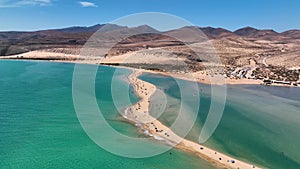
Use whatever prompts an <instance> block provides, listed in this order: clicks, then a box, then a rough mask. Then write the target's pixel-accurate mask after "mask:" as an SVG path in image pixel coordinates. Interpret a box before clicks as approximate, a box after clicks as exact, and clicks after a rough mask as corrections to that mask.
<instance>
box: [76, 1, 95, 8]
mask: <svg viewBox="0 0 300 169" xmlns="http://www.w3.org/2000/svg"><path fill="white" fill-rule="evenodd" d="M79 3H80V5H81V6H82V7H98V6H97V5H96V4H95V3H93V2H86V1H81V2H79Z"/></svg>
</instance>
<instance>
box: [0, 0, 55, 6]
mask: <svg viewBox="0 0 300 169" xmlns="http://www.w3.org/2000/svg"><path fill="white" fill-rule="evenodd" d="M51 3H52V0H0V8H12V7H22V6H35V5H38V6H45V5H51Z"/></svg>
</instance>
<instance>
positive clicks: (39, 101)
mask: <svg viewBox="0 0 300 169" xmlns="http://www.w3.org/2000/svg"><path fill="white" fill-rule="evenodd" d="M73 69H74V64H69V63H54V62H52V63H51V62H29V61H0V89H1V90H0V168H1V169H2V168H3V169H4V168H22V169H23V168H25V169H26V168H30V169H32V168H99V169H136V168H147V169H166V168H174V169H176V168H178V169H189V168H193V169H194V168H201V169H214V168H216V167H214V166H212V165H211V164H209V163H208V162H206V161H204V160H202V159H200V158H198V157H196V156H194V155H191V154H189V153H186V152H183V151H181V150H178V149H172V150H170V151H167V152H165V153H163V154H160V155H157V156H153V157H149V158H142V159H139V158H137V159H132V158H126V157H121V156H118V155H114V154H112V153H110V152H108V151H106V150H104V149H103V148H101V147H99V146H97V145H96V144H95V143H94V142H93V141H92V140H91V139H90V138H89V137H88V135H87V134H86V133H85V132H84V130H83V129H82V127H81V125H80V123H79V121H78V119H77V116H76V112H75V110H74V105H73V99H72V76H73ZM114 71H115V68H112V67H104V66H100V67H99V68H98V73H97V77H96V82H95V86H96V91H95V93H96V97H97V102H98V104H99V105H100V106H99V107H100V109H101V111H102V113H103V115H104V117H105V119H106V120H107V121H108V123H109V124H110V126H111V127H113V128H114V129H115V130H117V131H118V132H120V133H122V134H124V135H127V136H129V137H137V138H139V137H144V136H143V135H142V134H141V133H140V132H139V131H138V129H137V127H136V126H134V125H132V124H129V123H127V122H126V121H124V119H123V118H122V117H121V116H120V114H119V113H118V111H117V108H116V107H115V105H114V103H113V98H112V95H111V91H110V89H111V79H112V76H113V73H114ZM128 74H130V71H129V70H127V69H123V70H122V71H121V73H120V74H119V75H118V76H117V78H116V81H115V83H116V87H117V90H122V89H123V87H125V86H126V83H128V82H127V81H126V80H124V79H126V76H127V75H128ZM128 93H129V96H130V99H131V101H132V102H136V101H137V100H138V98H137V96H135V95H134V92H132V91H128ZM118 103H119V104H118V105H119V106H120V107H121V108H124V107H127V106H128V105H126V103H127V102H126V101H123V100H118ZM110 134H111V133H109V132H103V138H106V139H107V138H109V137H110ZM151 144H157V145H158V146H161V147H164V146H166V145H164V144H162V143H159V142H157V141H155V140H153V142H151ZM122 145H123V144H122V140H120V142H117V144H116V146H122ZM147 145H149V142H146V141H145V146H144V148H145V149H147V148H148V147H147Z"/></svg>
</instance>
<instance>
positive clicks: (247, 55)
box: [0, 24, 300, 85]
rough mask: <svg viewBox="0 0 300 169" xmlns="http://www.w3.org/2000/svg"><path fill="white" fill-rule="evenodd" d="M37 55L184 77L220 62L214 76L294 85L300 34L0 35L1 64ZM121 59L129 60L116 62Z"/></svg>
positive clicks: (110, 31) (114, 28) (106, 28)
mask: <svg viewBox="0 0 300 169" xmlns="http://www.w3.org/2000/svg"><path fill="white" fill-rule="evenodd" d="M99 29H100V30H99ZM97 30H99V31H98V32H97V33H95V32H96V31H97ZM92 35H93V36H92ZM91 36H92V38H90V37H91ZM182 39H183V40H182ZM99 42H101V44H100V46H99ZM85 44H88V46H85V48H84V49H85V50H86V51H82V50H81V49H82V47H83V46H84V45H85ZM36 50H38V51H44V52H49V53H58V54H59V53H63V54H65V57H58V58H56V59H61V60H68V59H70V60H74V57H69V55H81V54H82V53H85V54H86V55H84V56H82V57H90V56H98V58H97V59H99V63H102V64H115V65H116V64H118V65H120V64H121V65H127V66H131V67H143V68H146V69H155V70H160V71H176V70H177V71H184V72H189V71H192V72H197V71H204V69H205V67H206V68H207V65H213V64H210V63H213V62H214V61H212V60H211V58H212V57H213V56H219V57H220V59H221V62H222V65H221V66H223V67H224V71H223V72H218V73H221V74H222V75H224V76H226V77H227V78H230V79H240V78H247V79H270V80H275V81H276V82H277V83H281V82H291V84H293V85H297V83H299V70H300V30H289V31H286V32H281V33H278V32H276V31H274V30H259V29H255V28H251V27H245V28H241V29H239V30H236V31H234V32H232V31H229V30H226V29H223V28H212V27H204V28H203V27H196V26H193V27H183V28H179V29H175V30H170V31H167V32H159V31H157V30H155V29H153V28H151V27H149V26H147V25H142V26H138V27H133V28H128V27H125V26H118V25H113V24H107V25H95V26H91V27H71V28H64V29H55V30H42V31H36V32H0V55H1V56H2V57H1V58H3V59H5V58H11V55H14V56H15V58H21V59H30V57H29V58H28V57H26V58H24V57H23V56H22V53H25V52H29V51H36ZM91 51H93V52H91ZM162 55H164V57H162ZM28 56H30V55H28ZM99 56H100V57H99ZM123 56H124V57H125V56H126V57H131V58H132V59H123V61H122V62H121V61H120V58H122V57H123ZM51 58H54V57H53V56H52V55H51V56H50V55H49V58H47V55H45V56H44V58H40V59H51ZM116 58H117V59H116ZM154 58H157V59H158V60H161V62H157V60H156V61H155V59H154ZM32 59H33V58H32ZM34 59H39V57H35V58H34ZM93 59H95V58H93ZM176 59H177V60H180V63H184V64H185V65H184V66H185V67H184V68H183V65H180V64H179V62H176ZM101 60H104V61H101ZM128 60H131V61H130V62H129V61H128ZM133 60H135V61H133ZM110 62H111V63H110ZM118 62H120V63H118ZM216 64H217V63H216ZM216 66H220V65H216Z"/></svg>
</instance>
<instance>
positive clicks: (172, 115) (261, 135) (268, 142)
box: [141, 74, 300, 169]
mask: <svg viewBox="0 0 300 169" xmlns="http://www.w3.org/2000/svg"><path fill="white" fill-rule="evenodd" d="M141 78H142V79H143V80H146V81H149V82H151V83H153V84H155V85H156V86H158V89H159V90H161V91H164V92H165V93H166V94H167V96H166V98H168V99H167V100H168V103H167V108H166V109H165V111H164V113H163V114H162V115H161V116H160V118H159V119H160V121H162V122H163V123H164V124H166V125H168V126H171V125H172V124H173V122H174V120H176V117H177V116H176V115H177V113H178V110H179V109H180V104H179V103H180V99H181V96H180V90H179V87H178V85H177V83H176V81H175V80H174V79H172V78H170V77H165V76H161V75H157V74H144V75H143V76H141ZM179 81H180V80H179ZM181 84H183V85H182V86H181V88H191V86H192V85H191V83H189V82H184V83H181ZM199 89H200V91H201V94H200V95H201V99H200V106H199V112H198V118H197V121H196V123H195V125H194V127H193V129H192V130H191V131H190V133H189V134H188V135H187V138H188V139H191V140H193V141H198V137H199V134H200V131H201V128H202V126H203V124H204V122H205V119H206V117H207V114H208V110H209V108H210V103H211V97H210V86H209V85H204V84H199ZM191 91H192V90H191ZM190 94H191V96H192V95H193V92H191V93H190ZM299 96H300V88H285V87H266V86H260V85H240V86H239V85H236V86H228V91H227V101H226V105H225V110H224V113H223V117H222V119H221V121H220V124H219V126H218V127H217V129H216V131H215V133H214V134H213V135H212V137H211V138H210V139H209V140H208V141H207V142H206V143H205V145H207V146H209V147H212V148H214V149H216V150H218V151H220V152H223V153H226V154H229V155H230V156H233V157H236V158H238V159H241V160H244V161H248V162H250V163H254V164H255V165H259V166H262V167H264V168H272V169H299V168H300V141H299V140H300V97H299ZM153 97H154V99H153V100H155V99H158V98H155V97H156V96H155V95H154V96H153ZM183 102H185V103H186V104H187V105H188V106H190V107H192V106H195V105H191V104H189V102H188V101H185V100H183ZM152 107H155V105H154V106H152ZM154 112H156V111H154ZM154 112H152V113H154Z"/></svg>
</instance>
